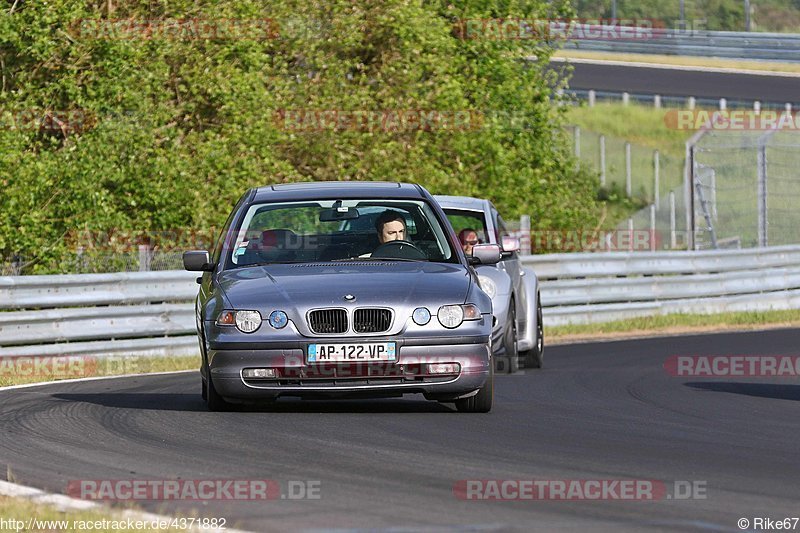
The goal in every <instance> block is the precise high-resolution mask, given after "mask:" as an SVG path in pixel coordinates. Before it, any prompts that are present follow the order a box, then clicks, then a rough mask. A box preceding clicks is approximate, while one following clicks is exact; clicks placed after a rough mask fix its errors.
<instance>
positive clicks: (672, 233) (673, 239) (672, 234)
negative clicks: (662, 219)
mask: <svg viewBox="0 0 800 533" xmlns="http://www.w3.org/2000/svg"><path fill="white" fill-rule="evenodd" d="M669 247H670V249H671V250H674V249H675V248H677V247H678V242H677V234H676V228H675V191H669Z"/></svg>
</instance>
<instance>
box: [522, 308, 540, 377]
mask: <svg viewBox="0 0 800 533" xmlns="http://www.w3.org/2000/svg"><path fill="white" fill-rule="evenodd" d="M543 364H544V324H543V323H542V302H541V300H540V298H539V294H538V293H537V294H536V346H534V347H533V349H531V350H528V351H527V352H525V367H527V368H542V365H543Z"/></svg>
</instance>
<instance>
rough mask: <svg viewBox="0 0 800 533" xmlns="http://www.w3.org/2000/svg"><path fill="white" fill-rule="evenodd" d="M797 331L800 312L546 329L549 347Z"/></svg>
mask: <svg viewBox="0 0 800 533" xmlns="http://www.w3.org/2000/svg"><path fill="white" fill-rule="evenodd" d="M781 327H800V309H792V310H788V311H763V312H757V311H747V312H739V313H719V314H714V315H689V314H674V315H663V316H650V317H640V318H631V319H627V320H618V321H615V322H603V323H598V324H581V325H569V326H555V327H549V328H545V341H546V342H547V343H549V344H555V343H568V342H577V341H584V340H603V339H615V338H635V337H645V336H657V335H677V334H682V333H687V334H689V333H704V332H710V331H730V330H754V329H766V328H781Z"/></svg>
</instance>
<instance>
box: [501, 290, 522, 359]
mask: <svg viewBox="0 0 800 533" xmlns="http://www.w3.org/2000/svg"><path fill="white" fill-rule="evenodd" d="M508 306H509V307H508V318H507V320H506V322H507V324H506V331H505V333H503V352H505V360H504V362H505V363H506V365H507V366H506V368H505V369H504V370H505V371H506V372H508V373H509V374H515V373H517V372H519V348H518V344H517V309H516V304H515V302H514V300H513V299H512V300H511V301H510V302H509V304H508ZM498 370H500V369H499V368H498Z"/></svg>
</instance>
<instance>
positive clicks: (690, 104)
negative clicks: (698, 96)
mask: <svg viewBox="0 0 800 533" xmlns="http://www.w3.org/2000/svg"><path fill="white" fill-rule="evenodd" d="M696 105H697V100H695V98H694V96H690V97H689V101H688V102H686V106H687V107H688V108H689V109H694V108H695V106H696Z"/></svg>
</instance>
